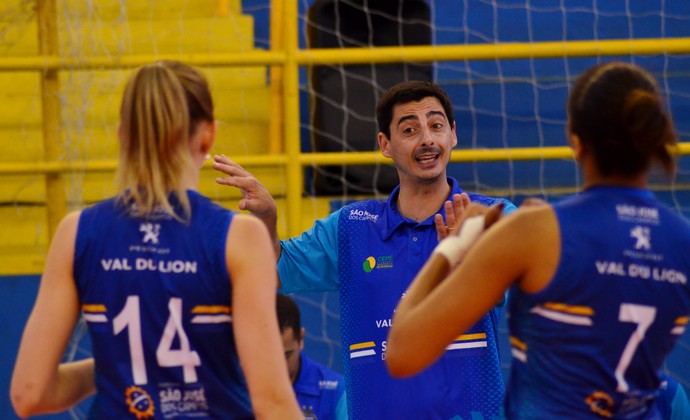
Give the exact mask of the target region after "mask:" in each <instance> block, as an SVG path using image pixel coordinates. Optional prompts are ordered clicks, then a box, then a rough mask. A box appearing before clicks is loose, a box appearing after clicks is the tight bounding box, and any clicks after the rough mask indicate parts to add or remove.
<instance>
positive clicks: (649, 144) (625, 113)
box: [568, 62, 677, 176]
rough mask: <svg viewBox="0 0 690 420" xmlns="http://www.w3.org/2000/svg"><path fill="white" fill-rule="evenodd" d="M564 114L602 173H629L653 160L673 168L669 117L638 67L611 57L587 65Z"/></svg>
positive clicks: (637, 171)
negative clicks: (596, 64) (607, 61)
mask: <svg viewBox="0 0 690 420" xmlns="http://www.w3.org/2000/svg"><path fill="white" fill-rule="evenodd" d="M568 118H569V124H570V131H571V132H572V133H573V134H576V135H577V136H578V137H579V138H580V140H581V142H582V145H583V147H585V148H587V150H589V151H591V152H592V153H593V154H594V156H595V158H596V164H597V169H598V170H599V172H601V174H602V175H623V176H634V175H637V174H640V173H642V172H645V171H647V170H648V169H649V168H650V166H651V165H652V163H654V162H658V163H660V164H661V165H662V167H663V168H664V169H665V170H666V171H667V172H668V173H673V171H674V170H675V160H674V159H673V156H672V155H671V153H670V151H669V150H668V146H673V145H675V144H676V142H677V138H676V135H675V132H674V130H673V124H672V121H671V118H670V116H669V115H668V113H667V111H666V109H665V108H664V105H663V102H662V100H661V97H660V95H659V92H658V88H657V85H656V82H655V81H654V79H653V78H652V76H651V75H650V74H648V73H647V72H645V71H644V70H642V69H641V68H640V67H637V66H635V65H632V64H628V63H621V62H613V63H605V64H600V65H598V66H595V67H593V68H591V69H589V70H588V71H587V72H585V73H584V74H582V75H581V76H580V77H579V78H578V80H577V81H576V82H575V84H574V86H573V89H572V91H571V94H570V98H569V100H568Z"/></svg>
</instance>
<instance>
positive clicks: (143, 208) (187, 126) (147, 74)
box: [118, 61, 213, 220]
mask: <svg viewBox="0 0 690 420" xmlns="http://www.w3.org/2000/svg"><path fill="white" fill-rule="evenodd" d="M200 120H206V121H213V103H212V101H211V95H210V92H209V89H208V84H207V83H206V80H205V78H204V77H203V76H202V75H201V74H200V73H199V72H197V71H196V70H194V69H193V68H192V67H190V66H187V65H184V64H182V63H178V62H172V61H162V62H157V63H154V64H151V65H147V66H144V67H142V68H140V69H138V70H137V71H136V72H135V74H134V75H133V76H132V78H131V79H130V81H129V82H128V83H127V86H126V87H125V92H124V95H123V99H122V107H121V109H120V140H121V145H120V148H121V154H120V165H119V168H118V187H119V191H120V196H119V198H120V201H121V203H123V204H125V205H126V206H128V207H130V208H132V209H135V210H136V213H137V214H139V215H141V216H144V217H145V216H150V215H152V214H153V213H155V212H160V211H162V212H165V213H168V214H170V215H172V216H173V217H175V218H177V219H179V220H188V219H189V216H190V206H189V200H188V198H187V193H186V186H185V185H184V180H183V178H182V174H184V173H185V172H186V170H187V169H188V168H189V167H190V166H191V165H192V160H191V154H190V138H191V136H192V135H193V134H194V130H195V129H196V127H197V123H198V122H199V121H200ZM173 197H174V201H176V202H177V203H179V207H176V206H175V205H174V204H172V203H171V198H173Z"/></svg>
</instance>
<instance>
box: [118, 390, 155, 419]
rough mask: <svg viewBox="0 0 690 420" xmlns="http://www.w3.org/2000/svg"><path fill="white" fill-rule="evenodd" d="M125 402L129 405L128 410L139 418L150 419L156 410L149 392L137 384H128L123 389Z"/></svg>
mask: <svg viewBox="0 0 690 420" xmlns="http://www.w3.org/2000/svg"><path fill="white" fill-rule="evenodd" d="M125 402H126V403H127V406H129V412H130V413H132V414H134V415H135V416H136V418H137V419H139V420H144V419H150V418H151V417H153V415H154V412H155V411H156V408H155V407H154V405H153V400H152V399H151V396H150V395H149V393H148V392H146V391H145V390H144V389H142V388H139V387H138V386H130V387H129V388H127V389H126V390H125Z"/></svg>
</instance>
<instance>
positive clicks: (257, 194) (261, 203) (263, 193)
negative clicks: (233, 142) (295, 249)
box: [213, 155, 280, 255]
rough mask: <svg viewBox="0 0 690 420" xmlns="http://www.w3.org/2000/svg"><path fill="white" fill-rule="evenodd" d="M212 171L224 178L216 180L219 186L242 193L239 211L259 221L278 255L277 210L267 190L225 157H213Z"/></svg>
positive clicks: (250, 174) (253, 177)
mask: <svg viewBox="0 0 690 420" xmlns="http://www.w3.org/2000/svg"><path fill="white" fill-rule="evenodd" d="M213 160H214V162H213V169H215V170H217V171H219V172H222V173H224V174H225V175H228V176H225V177H218V178H216V182H217V183H218V184H221V185H228V186H231V187H236V188H239V190H240V191H242V199H241V200H240V202H239V208H240V210H247V211H249V212H250V213H251V214H253V215H254V216H256V217H258V218H259V219H261V221H263V222H264V224H265V225H266V227H267V228H268V231H269V233H270V234H271V236H272V237H273V243H274V245H275V248H276V252H277V254H276V255H280V254H279V252H280V245H279V243H278V232H277V227H276V224H277V219H278V209H277V207H276V202H275V200H273V197H272V196H271V193H269V192H268V189H266V187H265V186H264V185H263V184H262V183H261V182H259V180H258V179H256V177H255V176H254V175H253V174H252V173H251V172H249V171H247V170H246V169H244V168H243V167H242V166H241V165H240V164H238V163H237V162H235V161H233V160H232V159H230V158H229V157H227V156H225V155H215V156H214V157H213Z"/></svg>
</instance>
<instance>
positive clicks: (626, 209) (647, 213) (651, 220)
mask: <svg viewBox="0 0 690 420" xmlns="http://www.w3.org/2000/svg"><path fill="white" fill-rule="evenodd" d="M616 214H617V215H618V219H619V220H624V221H628V222H635V223H647V224H654V225H656V224H659V209H657V208H654V207H642V206H639V207H638V206H631V205H629V204H618V205H616Z"/></svg>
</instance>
